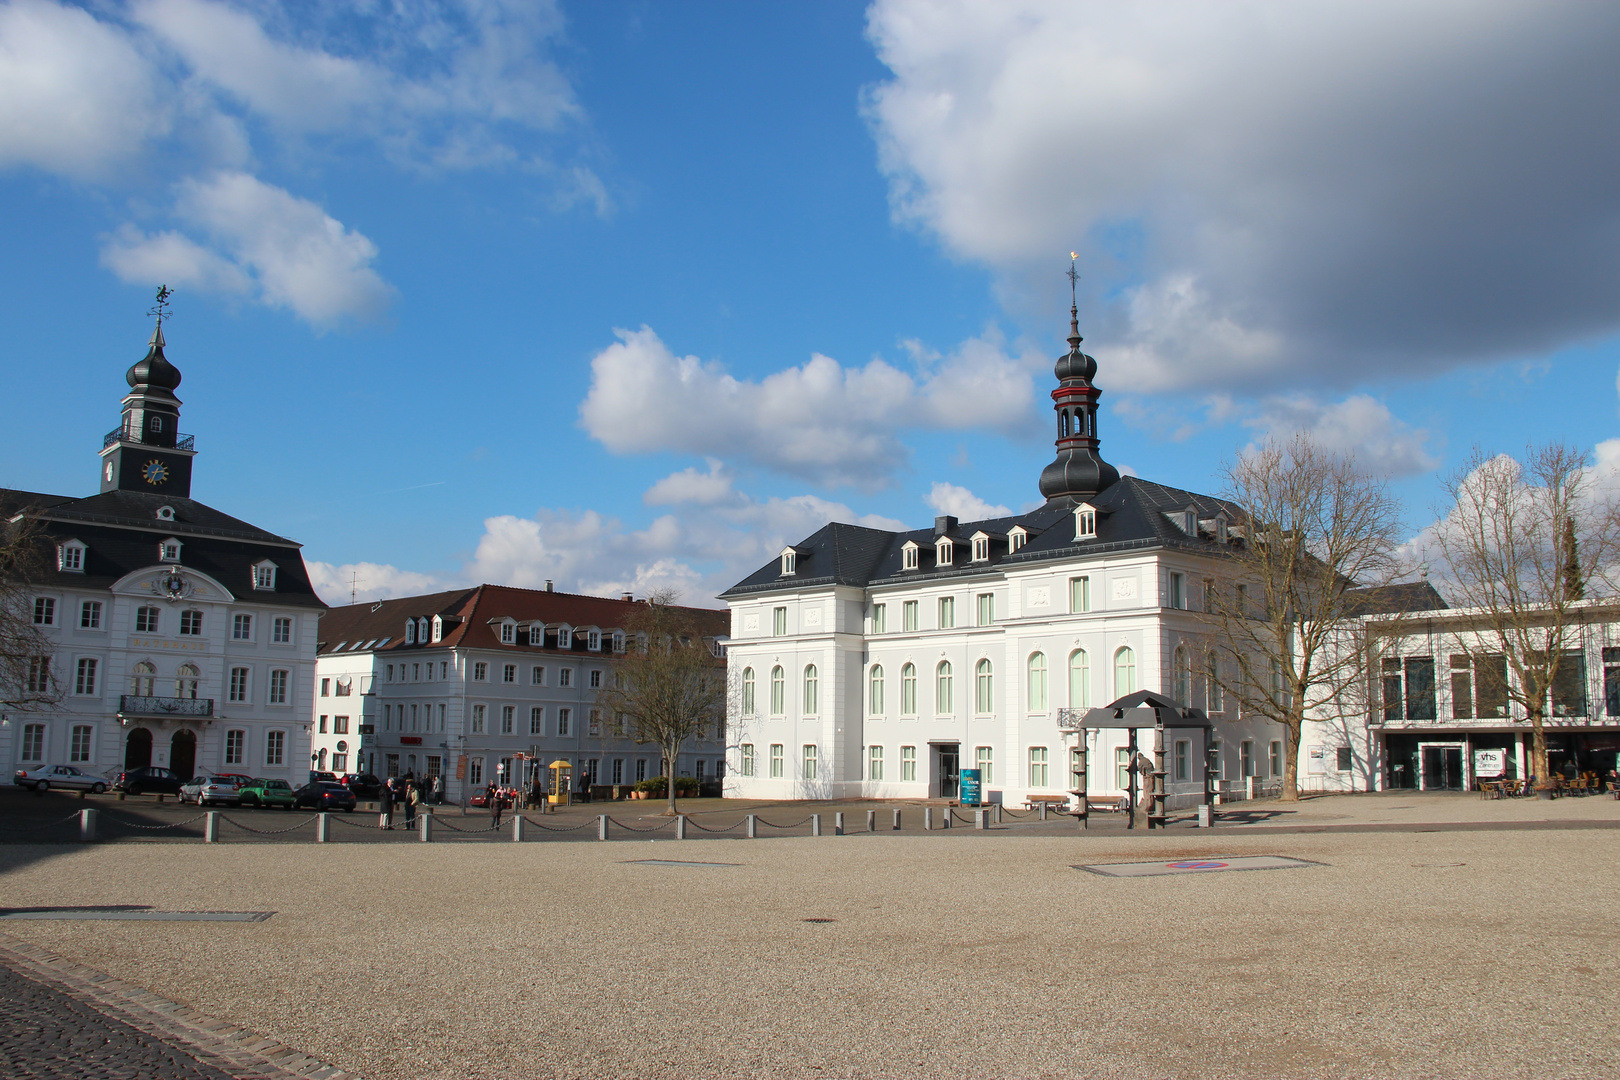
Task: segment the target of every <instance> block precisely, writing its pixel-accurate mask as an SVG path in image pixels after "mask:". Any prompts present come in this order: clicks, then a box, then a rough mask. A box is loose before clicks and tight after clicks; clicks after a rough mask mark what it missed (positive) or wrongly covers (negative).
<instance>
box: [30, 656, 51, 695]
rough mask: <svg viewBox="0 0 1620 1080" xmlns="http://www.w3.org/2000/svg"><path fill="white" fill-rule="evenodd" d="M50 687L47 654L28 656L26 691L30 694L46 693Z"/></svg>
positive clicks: (49, 664) (49, 663) (49, 666)
mask: <svg viewBox="0 0 1620 1080" xmlns="http://www.w3.org/2000/svg"><path fill="white" fill-rule="evenodd" d="M50 689H51V658H50V657H48V656H30V657H29V658H28V692H29V693H30V694H47V693H49V692H50Z"/></svg>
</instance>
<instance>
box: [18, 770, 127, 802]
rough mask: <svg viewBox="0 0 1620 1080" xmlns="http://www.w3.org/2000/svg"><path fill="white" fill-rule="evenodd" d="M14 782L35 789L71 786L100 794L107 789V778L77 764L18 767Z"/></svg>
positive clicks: (78, 789) (43, 789) (45, 789)
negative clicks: (85, 769)
mask: <svg viewBox="0 0 1620 1080" xmlns="http://www.w3.org/2000/svg"><path fill="white" fill-rule="evenodd" d="M12 783H14V784H18V785H20V786H22V787H31V788H33V789H34V790H35V791H49V790H50V789H51V788H71V789H74V790H77V791H88V792H90V793H92V794H94V795H100V794H101V793H102V792H103V791H106V790H107V778H106V777H105V776H97V775H96V774H95V773H87V772H85V771H84V770H83V769H81V768H79V767H78V766H76V765H40V766H38V767H36V768H33V769H26V770H24V769H18V770H17V775H16V776H14V777H13V778H12Z"/></svg>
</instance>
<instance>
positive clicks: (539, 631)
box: [529, 622, 546, 645]
mask: <svg viewBox="0 0 1620 1080" xmlns="http://www.w3.org/2000/svg"><path fill="white" fill-rule="evenodd" d="M545 643H546V624H545V623H543V622H537V623H530V624H529V644H530V645H544V644H545Z"/></svg>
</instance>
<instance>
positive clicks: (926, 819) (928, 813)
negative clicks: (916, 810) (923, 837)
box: [923, 806, 934, 832]
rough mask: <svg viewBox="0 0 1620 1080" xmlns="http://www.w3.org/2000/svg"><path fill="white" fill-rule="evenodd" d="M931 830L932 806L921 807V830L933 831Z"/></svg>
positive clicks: (932, 824)
mask: <svg viewBox="0 0 1620 1080" xmlns="http://www.w3.org/2000/svg"><path fill="white" fill-rule="evenodd" d="M933 831H934V808H933V807H932V806H925V807H923V832H933Z"/></svg>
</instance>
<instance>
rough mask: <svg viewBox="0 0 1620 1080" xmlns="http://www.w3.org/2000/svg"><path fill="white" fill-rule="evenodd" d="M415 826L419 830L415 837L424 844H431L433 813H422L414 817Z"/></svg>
mask: <svg viewBox="0 0 1620 1080" xmlns="http://www.w3.org/2000/svg"><path fill="white" fill-rule="evenodd" d="M416 827H417V829H418V830H420V831H419V832H418V833H417V838H418V839H420V840H421V841H422V843H424V844H431V843H432V842H433V815H432V814H431V813H426V814H422V815H421V816H420V817H418V818H417V819H416Z"/></svg>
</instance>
